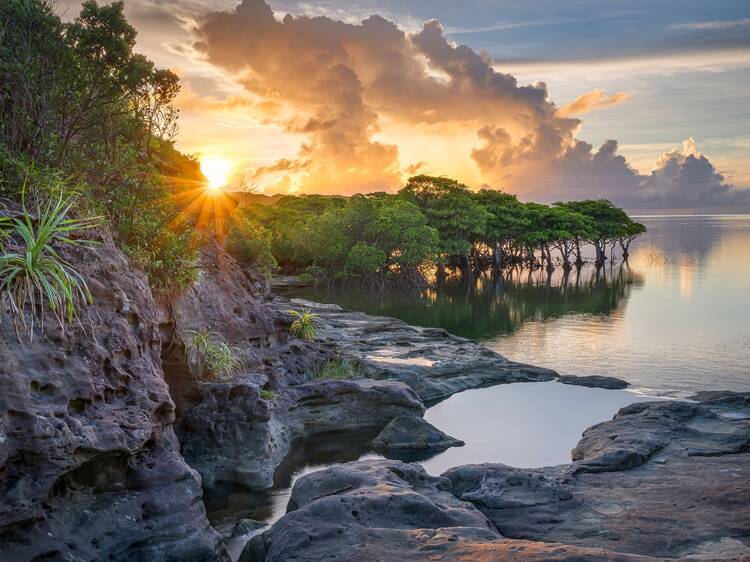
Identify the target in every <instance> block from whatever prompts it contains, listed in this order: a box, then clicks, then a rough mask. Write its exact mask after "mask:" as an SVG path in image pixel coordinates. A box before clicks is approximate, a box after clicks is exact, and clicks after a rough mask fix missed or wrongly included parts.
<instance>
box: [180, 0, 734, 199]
mask: <svg viewBox="0 0 750 562" xmlns="http://www.w3.org/2000/svg"><path fill="white" fill-rule="evenodd" d="M196 33H197V40H196V42H195V43H194V45H193V47H194V48H195V50H196V51H197V52H199V53H201V54H202V56H204V57H205V59H206V60H207V61H208V62H209V63H211V64H212V65H215V66H216V67H219V68H221V69H222V70H223V71H225V72H229V73H231V74H232V75H233V76H234V77H235V79H236V81H237V82H238V83H240V84H241V85H242V86H243V87H244V88H245V90H246V92H247V93H248V95H249V96H251V97H252V99H255V98H257V99H258V100H261V101H262V102H265V103H271V104H274V105H275V106H277V107H279V108H282V109H280V110H279V111H278V112H277V113H276V114H275V115H274V116H273V117H272V118H271V119H270V122H273V123H274V124H275V125H277V126H278V127H280V128H281V129H282V130H284V131H286V132H287V133H290V134H293V135H299V136H300V137H301V141H300V146H299V150H298V153H297V154H296V155H290V157H287V158H284V159H281V160H279V161H277V162H275V163H273V164H270V165H268V166H264V167H261V168H259V169H257V170H256V171H255V176H254V177H258V178H259V177H262V176H265V175H271V174H284V182H286V183H285V185H284V186H283V187H284V188H285V189H295V190H296V189H301V190H302V191H307V192H321V193H353V192H357V191H375V190H382V189H394V188H397V187H399V186H400V185H401V184H402V182H403V177H402V170H403V172H406V173H407V174H408V173H415V172H417V171H418V170H420V169H423V168H424V167H425V164H424V163H422V162H418V163H417V164H412V165H411V166H406V167H402V166H401V163H400V158H399V150H398V147H397V145H396V144H395V143H393V141H391V142H388V141H386V140H384V135H383V134H382V133H383V132H382V123H383V122H384V120H388V121H389V122H397V123H399V124H400V126H402V127H403V126H408V127H412V128H413V130H415V131H416V130H419V131H424V130H428V131H429V130H430V129H434V130H449V129H457V130H458V129H460V130H461V131H476V133H477V136H478V143H477V144H476V145H475V146H473V147H472V146H466V148H465V151H466V152H465V154H466V155H469V154H470V157H471V159H473V162H474V164H475V165H476V167H477V169H478V170H479V172H480V173H481V176H482V178H483V179H484V180H485V181H488V182H490V183H492V185H495V186H496V187H499V188H503V189H507V190H510V191H513V192H515V193H518V194H520V195H522V196H529V197H530V196H535V197H542V198H546V199H550V198H551V199H565V198H572V197H576V198H578V197H594V196H596V197H599V196H601V197H609V198H612V199H614V200H615V201H617V202H618V203H623V204H626V203H627V204H634V203H638V204H670V205H677V204H678V203H679V202H690V201H692V202H695V204H706V203H717V204H718V203H723V202H726V201H728V200H729V199H730V198H732V197H735V193H736V192H735V191H733V190H732V189H731V188H730V187H729V186H727V185H726V184H725V182H724V178H723V177H722V176H721V174H720V173H719V172H718V171H717V170H716V169H715V168H714V167H713V165H712V164H711V163H710V162H709V161H708V160H707V159H705V158H704V157H703V156H700V155H696V154H693V153H686V152H685V151H686V150H687V149H686V148H684V147H683V148H682V149H679V150H677V151H673V152H672V153H669V154H667V155H664V157H662V160H660V162H659V163H658V165H657V167H656V168H655V170H654V171H653V172H652V173H651V174H650V175H643V174H640V173H639V172H637V171H636V170H634V169H633V168H632V167H630V165H629V164H628V163H627V161H626V160H625V158H624V157H623V156H622V155H620V154H619V152H618V145H617V142H616V141H607V142H606V143H604V144H603V145H602V146H601V147H600V148H599V149H598V150H594V149H593V147H592V146H591V145H589V144H587V143H585V142H583V141H581V140H579V139H577V138H576V136H575V135H576V132H577V130H578V128H579V126H580V124H581V121H580V120H579V119H577V118H574V117H573V116H574V115H581V114H585V113H587V112H590V111H594V110H598V109H604V108H607V107H613V106H616V105H619V104H621V103H623V102H624V101H626V100H627V99H628V98H629V94H627V93H626V92H616V93H614V94H612V95H607V94H606V93H605V92H604V91H602V90H594V91H591V92H587V93H585V94H583V95H581V96H579V97H578V98H577V99H576V100H574V101H573V102H571V103H570V104H567V105H565V106H563V107H562V108H558V107H557V106H556V105H555V104H554V103H553V102H552V101H551V100H550V99H549V96H548V92H547V87H546V85H545V84H544V83H543V82H537V83H535V84H531V85H522V84H519V83H518V81H517V80H516V78H515V77H514V76H512V75H510V74H504V73H502V72H499V71H498V70H496V69H495V67H494V63H493V61H492V60H491V58H490V56H489V55H488V54H485V53H481V52H477V51H475V50H473V49H471V48H469V47H467V46H465V45H460V44H456V43H454V42H452V41H450V40H449V39H448V38H447V37H446V36H445V33H444V29H443V27H442V25H441V24H440V22H438V21H436V20H432V21H428V22H426V23H425V24H424V25H423V26H422V28H421V29H419V30H418V31H415V32H406V31H404V30H402V29H400V28H399V27H398V26H397V25H396V24H394V23H393V22H390V21H388V20H386V19H384V18H382V17H380V16H377V15H374V16H370V17H368V18H367V19H365V20H363V21H362V22H361V23H352V22H345V21H338V20H334V19H332V18H331V17H328V16H321V15H316V16H310V15H298V16H292V15H285V16H280V15H277V14H275V13H274V12H273V10H272V9H271V7H270V6H269V5H268V4H266V3H265V2H264V1H263V0H243V2H242V3H241V4H240V5H239V6H237V7H236V8H235V9H234V10H232V11H223V12H211V13H208V14H206V15H205V16H204V17H203V18H202V20H200V21H199V23H198V27H197V30H196ZM222 102H223V103H232V100H229V99H228V100H222ZM217 103H218V102H217ZM453 156H454V155H453V154H450V155H446V157H448V158H450V157H453ZM415 160H416V159H415ZM435 164H436V162H430V167H434V166H435ZM437 164H439V163H437ZM290 176H293V180H290V179H289V178H290ZM290 182H292V183H291V184H290Z"/></svg>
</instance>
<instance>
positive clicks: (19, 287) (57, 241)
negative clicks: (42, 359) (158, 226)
mask: <svg viewBox="0 0 750 562" xmlns="http://www.w3.org/2000/svg"><path fill="white" fill-rule="evenodd" d="M75 202H76V197H75V196H72V195H70V196H65V195H63V193H62V190H60V193H59V194H58V195H57V196H50V197H48V198H47V202H46V203H45V204H40V205H37V212H36V216H35V217H34V216H32V214H31V213H30V212H29V211H28V210H27V208H26V205H25V204H24V205H23V210H22V212H21V214H20V215H19V216H17V217H8V216H6V217H2V218H1V219H0V302H3V301H4V302H6V303H7V308H6V309H5V310H6V312H7V313H8V314H10V316H11V317H12V319H13V326H14V328H15V330H16V337H17V338H18V340H19V341H21V334H22V333H24V334H26V335H27V336H28V338H29V342H31V341H33V339H34V330H35V323H36V319H37V318H38V319H39V326H40V331H41V332H43V331H44V318H45V315H46V313H47V311H50V312H51V313H52V315H53V316H54V317H55V319H56V320H57V321H58V323H59V324H60V328H61V329H62V330H63V332H64V331H65V326H66V324H70V323H72V322H73V321H74V320H77V319H78V311H79V309H80V308H81V307H82V306H84V305H87V304H90V303H91V301H92V298H91V292H90V291H89V288H88V286H87V285H86V281H85V280H84V278H83V276H82V275H81V274H80V273H79V272H78V270H76V268H75V267H74V266H73V265H72V264H71V263H69V262H68V261H67V260H66V259H65V258H63V257H62V256H61V254H60V251H59V249H60V248H62V247H63V246H90V245H92V244H95V243H96V242H95V241H93V240H85V239H80V238H73V233H74V232H80V231H84V230H88V229H92V228H95V227H96V226H98V225H99V219H98V218H97V217H94V218H84V219H77V218H69V217H68V215H69V213H70V210H71V208H72V207H73V206H74V204H75ZM27 317H28V320H27Z"/></svg>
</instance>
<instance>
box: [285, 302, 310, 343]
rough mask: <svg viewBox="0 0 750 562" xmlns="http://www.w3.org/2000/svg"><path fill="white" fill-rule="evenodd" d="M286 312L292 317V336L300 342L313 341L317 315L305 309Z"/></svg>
mask: <svg viewBox="0 0 750 562" xmlns="http://www.w3.org/2000/svg"><path fill="white" fill-rule="evenodd" d="M287 312H289V314H291V315H292V316H294V321H293V322H292V325H291V327H290V331H291V333H292V335H293V336H294V337H295V338H299V339H301V340H307V341H313V340H314V339H315V334H316V333H317V321H318V315H317V314H315V313H314V312H311V311H310V310H309V309H307V308H303V309H302V310H301V311H297V310H289V311H287Z"/></svg>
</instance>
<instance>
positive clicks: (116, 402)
mask: <svg viewBox="0 0 750 562" xmlns="http://www.w3.org/2000/svg"><path fill="white" fill-rule="evenodd" d="M82 252H83V250H76V251H75V252H74V255H72V256H70V259H71V260H73V261H74V262H75V263H76V264H77V265H78V267H80V268H81V270H82V272H83V274H84V276H85V278H86V279H87V282H88V285H89V287H90V289H91V292H92V293H93V297H94V304H93V305H92V306H91V307H89V309H88V310H87V311H84V312H83V315H82V325H81V326H76V327H71V328H69V329H67V330H66V332H65V333H64V334H63V333H62V332H61V330H60V328H59V326H56V325H55V323H54V322H53V321H50V319H49V318H48V322H47V325H46V326H45V335H44V336H37V337H36V338H35V339H34V341H33V343H19V342H18V341H17V339H16V336H15V333H14V331H13V328H12V327H11V326H10V325H9V321H8V319H7V317H5V315H3V316H2V317H0V321H2V322H3V323H2V324H0V384H1V385H2V392H0V558H2V559H4V560H13V561H21V560H32V559H33V560H42V559H45V560H107V559H112V560H220V559H222V558H223V556H224V547H223V546H222V545H221V543H220V537H219V535H218V534H217V533H216V532H215V531H214V530H213V529H212V528H211V527H210V526H209V524H208V521H207V519H206V513H205V509H204V507H203V503H202V501H201V497H202V491H201V485H200V478H199V476H198V474H197V473H196V472H195V471H194V470H192V469H191V468H190V467H189V466H188V465H187V464H186V463H185V461H184V460H183V458H182V456H180V453H179V445H178V443H177V439H176V438H175V434H174V431H173V429H172V423H173V421H174V404H173V402H172V400H171V398H170V395H169V392H168V389H167V385H166V384H165V382H164V379H163V375H162V371H161V363H160V352H161V341H160V336H159V324H158V321H157V318H156V314H155V306H154V302H153V299H152V296H151V291H150V289H149V286H148V283H147V281H146V279H145V277H144V276H143V275H142V274H140V273H138V272H135V271H133V270H132V268H131V265H130V264H129V263H128V260H127V259H126V257H125V256H124V255H123V254H122V252H120V251H119V250H118V249H117V248H116V247H115V246H114V245H113V244H112V243H111V242H109V241H105V243H104V244H102V245H101V246H98V247H97V248H95V249H94V250H92V252H93V253H88V252H86V253H85V254H83V253H82Z"/></svg>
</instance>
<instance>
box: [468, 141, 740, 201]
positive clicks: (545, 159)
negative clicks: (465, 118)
mask: <svg viewBox="0 0 750 562" xmlns="http://www.w3.org/2000/svg"><path fill="white" fill-rule="evenodd" d="M541 136H542V138H544V137H543V135H541ZM480 137H481V135H480ZM550 140H551V139H549V138H547V139H546V141H540V140H539V139H538V135H534V136H533V138H532V139H531V140H528V141H527V142H523V143H520V146H515V147H513V146H511V147H508V146H507V143H506V142H505V141H506V139H504V138H503V136H502V134H501V133H498V132H497V131H494V132H492V134H490V132H486V134H485V136H484V141H485V144H484V146H483V147H482V149H480V150H479V151H477V152H478V154H477V155H475V159H477V160H478V163H479V162H482V163H483V164H485V165H490V166H491V168H490V169H491V170H494V171H495V172H499V174H502V175H503V176H502V177H500V176H499V175H496V176H495V179H496V180H504V182H505V183H506V184H509V185H515V184H519V185H524V186H533V187H531V188H530V189H528V190H527V192H526V196H527V197H528V198H531V199H538V200H541V201H554V200H571V199H584V198H605V199H610V200H612V201H614V202H616V203H617V204H619V205H622V206H625V207H628V208H656V209H668V208H669V209H691V208H702V209H723V210H738V209H743V208H750V190H748V189H735V188H734V187H733V186H732V185H729V184H727V183H726V182H725V179H724V176H723V175H722V174H721V173H720V172H719V171H718V170H717V169H716V167H715V166H714V165H713V164H711V162H710V161H709V160H708V159H707V158H706V157H705V156H703V155H701V154H700V153H699V152H698V150H697V148H696V145H695V141H694V140H693V139H692V138H689V139H687V140H685V141H684V142H683V144H682V146H681V147H679V148H674V149H672V150H670V151H668V152H665V153H664V154H662V156H661V157H660V158H659V159H658V160H657V161H656V163H655V165H654V169H653V170H652V171H651V172H650V173H649V174H641V173H639V172H638V171H637V170H635V169H634V168H632V167H631V166H630V165H629V164H628V162H627V160H626V159H625V158H624V157H623V156H622V155H621V154H620V153H619V146H618V143H617V141H615V140H608V141H606V142H605V143H603V144H602V145H601V147H599V149H598V150H596V151H594V150H593V147H592V146H591V145H590V144H588V143H586V142H583V141H573V143H572V144H571V145H569V146H568V147H567V148H565V149H564V150H562V151H555V149H554V146H553V143H548V144H547V145H546V146H545V142H548V141H550ZM514 150H515V151H514ZM493 157H494V158H495V160H493V159H492V158H493ZM524 158H526V159H529V158H536V159H537V160H538V161H539V163H540V164H541V165H540V166H535V167H532V166H525V165H523V162H519V160H523V159H524ZM480 165H481V164H480ZM500 170H503V171H500Z"/></svg>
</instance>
